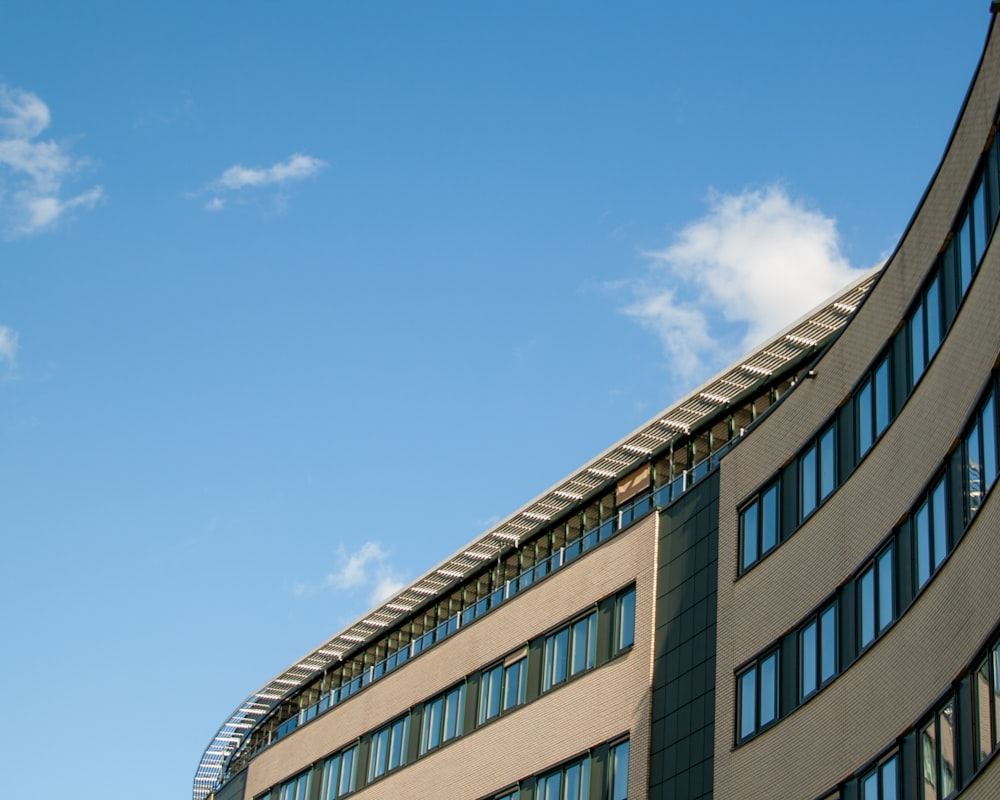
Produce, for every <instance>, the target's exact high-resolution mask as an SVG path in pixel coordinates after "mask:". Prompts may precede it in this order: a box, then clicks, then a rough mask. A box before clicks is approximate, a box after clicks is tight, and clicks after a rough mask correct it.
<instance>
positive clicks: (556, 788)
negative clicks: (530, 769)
mask: <svg viewBox="0 0 1000 800" xmlns="http://www.w3.org/2000/svg"><path fill="white" fill-rule="evenodd" d="M535 796H536V798H537V800H588V798H589V797H590V758H583V759H580V760H579V761H574V762H573V763H572V764H568V765H567V766H565V767H562V768H561V769H557V770H555V771H553V772H550V773H548V774H547V775H542V776H541V777H540V778H539V779H538V783H537V785H536V793H535Z"/></svg>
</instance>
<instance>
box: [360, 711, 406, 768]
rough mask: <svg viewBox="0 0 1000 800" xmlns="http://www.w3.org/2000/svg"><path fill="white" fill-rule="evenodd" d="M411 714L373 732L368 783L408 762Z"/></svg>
mask: <svg viewBox="0 0 1000 800" xmlns="http://www.w3.org/2000/svg"><path fill="white" fill-rule="evenodd" d="M409 732H410V715H409V714H405V715H404V716H402V717H398V718H397V719H394V720H393V721H392V722H390V723H388V724H386V725H383V726H382V727H381V728H379V729H378V730H376V731H374V732H373V733H372V734H371V745H370V748H369V752H368V783H371V782H372V781H374V780H377V779H378V778H381V777H383V776H385V775H388V774H389V773H390V772H393V771H395V770H397V769H399V768H400V767H405V766H406V764H407V760H406V756H407V752H406V751H407V740H408V738H409Z"/></svg>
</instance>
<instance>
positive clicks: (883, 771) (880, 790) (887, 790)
mask: <svg viewBox="0 0 1000 800" xmlns="http://www.w3.org/2000/svg"><path fill="white" fill-rule="evenodd" d="M898 762H899V757H898V756H897V755H896V754H895V753H893V754H892V755H891V756H889V758H887V759H885V760H884V761H883V762H882V763H881V764H879V765H878V766H876V767H874V768H873V769H872V770H871V771H870V772H867V773H865V774H864V775H862V776H861V800H899V788H898V787H899V774H898V773H899V766H898Z"/></svg>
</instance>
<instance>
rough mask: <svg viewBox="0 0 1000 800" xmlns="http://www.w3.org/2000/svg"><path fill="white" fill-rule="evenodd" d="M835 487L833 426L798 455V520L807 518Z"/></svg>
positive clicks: (835, 462) (835, 434)
mask: <svg viewBox="0 0 1000 800" xmlns="http://www.w3.org/2000/svg"><path fill="white" fill-rule="evenodd" d="M836 484H837V427H836V425H830V426H829V427H828V428H827V429H826V430H825V431H823V432H822V433H821V434H820V435H819V436H818V437H816V440H815V441H814V442H813V443H812V444H811V445H810V446H809V448H808V449H806V451H805V452H804V453H803V454H802V455H801V456H799V485H800V498H801V501H802V502H801V515H800V518H801V519H803V520H804V519H805V518H806V517H808V516H809V515H810V514H811V513H812V512H813V511H814V510H815V509H816V507H817V506H818V505H819V504H820V503H822V502H823V501H824V500H825V499H826V498H827V497H828V496H829V495H830V493H831V492H833V490H834V488H835V487H836Z"/></svg>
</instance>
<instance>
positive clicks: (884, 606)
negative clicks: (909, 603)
mask: <svg viewBox="0 0 1000 800" xmlns="http://www.w3.org/2000/svg"><path fill="white" fill-rule="evenodd" d="M894 596H895V579H894V575H893V561H892V547H889V548H888V549H887V550H886V551H885V552H884V553H882V555H880V556H879V557H878V629H879V631H880V632H881V631H884V630H885V629H886V628H887V627H888V626H889V624H890V623H891V622H892V621H893V620H894V619H895V618H896V611H895V605H896V604H895V603H894V602H893V597H894Z"/></svg>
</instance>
